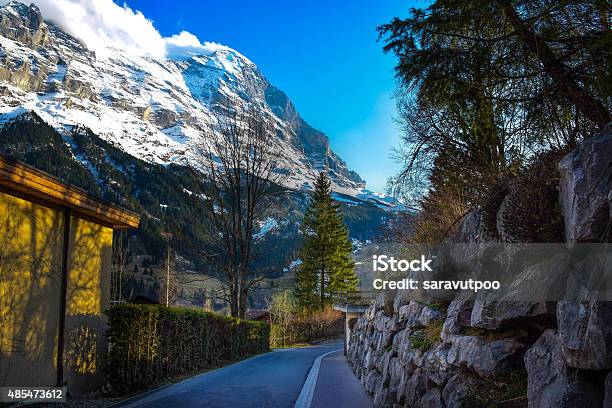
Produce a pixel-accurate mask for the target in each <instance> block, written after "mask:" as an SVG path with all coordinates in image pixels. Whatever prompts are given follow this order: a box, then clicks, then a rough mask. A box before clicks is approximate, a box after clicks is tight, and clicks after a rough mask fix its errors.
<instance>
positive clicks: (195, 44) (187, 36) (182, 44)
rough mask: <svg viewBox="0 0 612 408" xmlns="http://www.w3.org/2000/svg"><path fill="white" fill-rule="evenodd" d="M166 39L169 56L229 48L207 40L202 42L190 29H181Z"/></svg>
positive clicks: (204, 52) (208, 52)
mask: <svg viewBox="0 0 612 408" xmlns="http://www.w3.org/2000/svg"><path fill="white" fill-rule="evenodd" d="M165 40H166V53H167V55H168V56H183V55H197V54H210V53H213V52H215V51H217V50H220V49H227V47H225V46H223V45H221V44H217V43H211V42H205V43H203V44H202V43H201V42H200V40H199V39H198V37H196V36H195V35H193V34H191V33H190V32H188V31H181V32H180V33H179V34H174V35H173V36H172V37H167V38H165Z"/></svg>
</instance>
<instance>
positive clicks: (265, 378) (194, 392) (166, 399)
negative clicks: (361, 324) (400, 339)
mask: <svg viewBox="0 0 612 408" xmlns="http://www.w3.org/2000/svg"><path fill="white" fill-rule="evenodd" d="M341 348H342V343H335V344H329V345H321V346H314V347H305V348H297V349H282V350H275V351H272V352H270V353H266V354H262V355H259V356H255V357H252V358H250V359H247V360H244V361H241V362H238V363H235V364H232V365H229V366H226V367H222V368H219V369H216V370H213V371H210V372H207V373H203V374H200V375H197V376H195V377H192V378H190V379H188V380H185V381H182V382H180V383H177V384H173V385H170V386H167V387H164V388H162V389H160V390H157V391H153V392H151V393H148V394H145V395H144V396H142V397H137V398H136V399H131V400H128V401H126V403H124V404H121V406H122V407H129V408H135V407H147V408H149V407H150V408H181V407H207V408H213V407H214V408H223V407H227V408H243V407H244V408H246V407H249V408H250V407H253V408H255V407H257V408H263V407H270V408H284V407H287V408H291V407H293V405H294V403H295V401H296V399H297V397H298V395H299V394H300V391H301V389H302V386H303V385H304V381H305V380H306V376H307V374H308V371H309V369H310V367H311V366H312V364H313V361H314V360H315V359H316V358H317V357H318V356H320V355H322V354H325V353H328V352H330V351H333V350H338V349H341ZM324 361H325V360H324ZM351 374H352V373H351Z"/></svg>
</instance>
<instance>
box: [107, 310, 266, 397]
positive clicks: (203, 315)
mask: <svg viewBox="0 0 612 408" xmlns="http://www.w3.org/2000/svg"><path fill="white" fill-rule="evenodd" d="M107 314H108V317H109V322H108V326H109V327H108V332H107V338H108V343H109V353H108V365H107V372H108V379H109V382H110V384H111V387H112V389H113V392H115V393H117V394H125V393H129V392H132V391H136V390H139V389H142V388H146V387H147V386H151V385H153V384H156V383H159V382H162V381H165V380H169V379H172V378H175V377H179V376H183V375H186V374H191V373H195V372H198V371H201V370H204V369H207V368H211V367H218V366H221V365H224V364H226V363H229V362H232V361H236V360H239V359H242V358H245V357H248V356H251V355H254V354H258V353H262V352H265V351H268V350H269V337H270V327H269V325H268V324H267V323H263V322H256V321H249V320H240V319H236V318H231V317H225V316H221V315H217V314H214V313H209V312H204V311H199V310H194V309H186V308H174V307H170V308H168V307H164V306H159V305H120V306H115V307H113V308H112V309H111V310H109V311H108V312H107Z"/></svg>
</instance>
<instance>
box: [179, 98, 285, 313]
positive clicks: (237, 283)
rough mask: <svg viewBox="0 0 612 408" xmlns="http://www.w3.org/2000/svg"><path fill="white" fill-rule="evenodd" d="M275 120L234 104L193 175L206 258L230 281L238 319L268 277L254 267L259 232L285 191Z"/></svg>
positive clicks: (209, 137) (202, 145)
mask: <svg viewBox="0 0 612 408" xmlns="http://www.w3.org/2000/svg"><path fill="white" fill-rule="evenodd" d="M275 134H276V129H275V123H274V120H273V118H270V117H266V116H264V114H263V113H262V112H261V111H260V110H258V109H257V108H256V107H252V106H251V107H248V106H247V107H245V105H244V104H243V103H242V102H240V103H230V104H227V106H225V107H223V108H222V109H221V112H220V114H218V115H217V120H216V123H215V125H214V126H213V127H212V129H210V130H209V131H207V132H206V133H205V134H204V135H203V137H202V138H201V139H200V141H199V142H198V143H197V145H196V146H195V148H194V153H195V162H196V163H195V164H194V163H192V164H191V165H190V169H191V171H192V175H193V176H194V179H195V180H196V182H197V183H198V185H199V186H200V189H201V191H202V192H203V194H201V199H202V200H203V203H204V205H203V208H204V214H203V215H204V218H205V220H206V221H207V224H208V225H207V226H208V234H207V241H208V242H207V244H206V248H204V251H203V252H204V256H205V258H206V260H207V261H208V262H211V263H213V264H214V265H215V267H216V268H217V270H218V271H220V272H222V274H223V276H224V278H225V282H224V283H225V285H226V293H227V295H228V296H227V298H228V300H229V304H230V310H231V314H232V316H237V317H244V315H245V312H246V309H247V298H248V293H249V290H251V289H252V288H253V287H254V286H255V285H256V284H257V283H258V282H259V281H261V280H262V279H263V275H261V274H258V273H257V271H256V270H254V269H253V265H252V263H253V260H254V257H255V255H256V251H255V249H254V244H255V239H254V237H253V236H254V234H256V233H257V230H256V228H258V226H259V222H260V221H261V220H263V219H264V218H265V217H266V216H268V215H269V214H270V211H271V210H272V208H273V205H274V198H275V197H278V196H279V195H281V194H283V193H284V188H283V187H282V185H283V179H284V177H285V176H284V172H283V171H282V170H281V168H280V160H281V155H282V152H281V151H280V150H279V149H278V148H277V144H276V143H275V141H276V140H277V138H276V135H275Z"/></svg>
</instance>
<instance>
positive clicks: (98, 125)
mask: <svg viewBox="0 0 612 408" xmlns="http://www.w3.org/2000/svg"><path fill="white" fill-rule="evenodd" d="M207 50H208V52H205V53H202V54H200V55H192V56H189V57H180V58H172V57H169V58H164V59H157V58H153V57H151V56H144V55H134V53H129V52H126V51H124V50H121V49H113V50H111V51H110V52H108V53H105V55H104V56H97V55H96V54H95V53H94V52H92V51H90V50H88V49H87V48H86V47H85V46H84V45H83V44H81V43H80V42H79V41H78V40H77V39H76V38H74V37H72V36H71V35H69V34H67V33H66V32H65V31H63V30H62V29H61V28H60V27H58V26H56V25H54V24H53V23H51V22H49V21H46V20H44V18H43V16H42V15H41V13H40V10H39V9H38V8H37V7H36V6H35V5H31V6H26V5H24V4H21V3H18V2H12V3H9V4H7V5H5V6H3V7H2V8H0V122H4V123H6V122H10V121H11V120H12V119H13V118H15V117H16V116H18V115H20V114H22V113H24V112H28V111H34V112H35V113H36V114H37V115H38V116H39V117H40V118H42V119H43V120H44V121H45V122H47V123H48V124H50V125H51V126H52V127H53V128H55V129H56V130H57V131H59V133H60V134H62V135H63V136H64V137H65V138H66V139H67V140H66V141H67V142H68V143H70V140H68V139H69V138H70V133H71V130H72V129H73V128H74V126H76V125H80V126H84V127H87V128H89V129H91V131H92V132H94V133H95V134H97V135H98V136H100V137H101V138H102V139H104V140H106V141H108V142H110V143H111V144H113V145H115V146H117V147H119V148H120V149H122V150H123V151H125V152H127V153H129V154H130V155H132V156H134V157H136V158H139V159H142V160H145V161H147V162H151V163H159V164H170V163H174V162H177V161H178V160H180V159H182V158H183V157H189V154H190V151H191V146H192V144H193V143H194V142H195V141H197V139H198V138H199V137H201V135H202V133H203V132H202V130H204V129H207V128H210V126H211V124H212V123H213V122H214V120H215V116H214V107H215V105H216V104H218V103H219V102H220V101H221V100H223V99H224V98H227V97H232V98H240V99H242V100H244V101H249V102H251V103H253V104H255V105H256V106H258V107H259V109H261V110H262V111H264V112H265V113H266V115H267V116H269V117H271V118H272V120H274V121H275V122H276V127H277V138H276V140H275V143H276V144H277V148H278V149H280V150H281V151H283V152H284V156H283V157H284V159H285V161H284V166H285V167H286V168H287V169H288V170H289V173H290V180H289V181H288V182H289V183H290V185H291V186H293V187H295V188H298V189H299V188H308V186H309V185H310V184H311V182H312V181H313V179H314V177H315V176H316V172H318V171H320V170H322V169H325V168H326V169H328V171H329V174H330V178H331V179H332V181H333V187H334V190H336V191H337V192H339V193H341V194H347V195H350V196H354V197H357V196H359V195H360V194H361V195H362V196H363V191H362V190H363V189H364V187H365V183H364V181H363V180H362V179H361V178H360V177H359V175H358V174H357V173H355V172H353V171H350V170H349V169H348V168H347V166H346V164H345V163H344V161H343V160H342V159H341V158H340V157H338V156H337V155H336V154H335V153H334V152H333V151H332V150H331V149H330V146H329V141H328V138H327V136H326V135H325V134H324V133H322V132H320V131H318V130H316V129H314V128H313V127H311V126H310V125H308V123H306V122H305V121H304V120H303V119H302V118H301V117H300V115H299V114H298V112H297V111H296V109H295V107H294V105H293V104H292V102H291V101H290V99H289V98H288V97H287V95H286V94H285V93H284V92H283V91H281V90H279V89H278V88H276V87H274V86H273V85H271V84H270V83H269V82H268V81H267V79H266V78H265V77H264V76H263V74H262V73H261V72H260V71H259V70H258V68H257V66H255V64H253V62H251V61H250V60H249V59H248V58H246V57H245V56H243V55H242V54H240V53H239V52H237V51H235V50H233V49H231V48H228V47H225V46H221V45H218V44H210V43H207Z"/></svg>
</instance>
